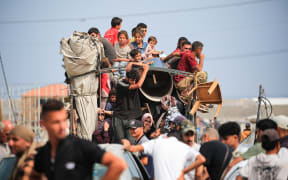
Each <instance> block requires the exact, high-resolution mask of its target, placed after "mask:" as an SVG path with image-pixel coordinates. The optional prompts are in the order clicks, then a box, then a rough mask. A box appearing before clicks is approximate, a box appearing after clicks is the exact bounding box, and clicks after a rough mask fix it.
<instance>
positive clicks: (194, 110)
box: [190, 101, 201, 116]
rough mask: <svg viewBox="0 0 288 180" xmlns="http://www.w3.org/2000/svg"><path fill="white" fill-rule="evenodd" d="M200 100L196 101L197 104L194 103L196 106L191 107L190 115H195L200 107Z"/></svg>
mask: <svg viewBox="0 0 288 180" xmlns="http://www.w3.org/2000/svg"><path fill="white" fill-rule="evenodd" d="M200 105H201V104H200V101H196V102H195V104H194V106H193V108H192V109H191V111H190V115H191V116H193V115H194V114H195V113H196V111H197V110H198V108H199V107H200Z"/></svg>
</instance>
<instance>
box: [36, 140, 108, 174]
mask: <svg viewBox="0 0 288 180" xmlns="http://www.w3.org/2000/svg"><path fill="white" fill-rule="evenodd" d="M104 153H105V151H104V150H102V149H101V148H100V147H99V146H98V145H97V144H95V143H91V142H89V141H87V140H83V139H80V138H78V137H75V136H67V137H66V138H65V139H63V140H62V141H61V142H59V145H58V147H57V150H56V155H55V159H54V160H52V159H51V144H50V142H47V144H46V145H45V146H43V147H41V148H39V150H38V153H37V155H36V157H35V165H34V170H35V171H36V172H38V173H43V174H44V175H45V176H46V177H47V178H48V179H49V180H51V179H55V180H58V179H59V180H60V179H61V180H63V179H69V180H73V179H75V180H76V179H77V180H79V179H81V180H82V179H83V180H86V179H92V170H93V165H94V163H101V161H102V157H103V155H104Z"/></svg>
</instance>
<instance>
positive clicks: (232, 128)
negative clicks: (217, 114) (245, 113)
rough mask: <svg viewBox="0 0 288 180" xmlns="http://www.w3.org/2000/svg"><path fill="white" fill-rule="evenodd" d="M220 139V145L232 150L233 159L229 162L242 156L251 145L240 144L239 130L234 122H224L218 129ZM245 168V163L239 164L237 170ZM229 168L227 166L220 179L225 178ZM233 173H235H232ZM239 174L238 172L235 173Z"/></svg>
mask: <svg viewBox="0 0 288 180" xmlns="http://www.w3.org/2000/svg"><path fill="white" fill-rule="evenodd" d="M218 132H219V135H220V139H221V141H222V143H224V144H227V145H229V146H230V147H232V149H233V154H232V155H233V157H232V158H231V160H230V161H233V160H234V159H236V158H238V157H239V156H241V155H242V154H244V153H245V152H246V151H247V150H248V149H249V148H250V147H251V145H248V144H240V133H241V128H240V126H239V124H238V123H236V122H232V121H231V122H226V123H224V124H222V125H221V126H220V127H219V129H218ZM243 166H245V162H243V163H242V164H239V166H238V168H242V167H243ZM229 170H230V167H229V165H228V166H227V169H226V170H225V171H224V173H223V175H222V177H224V176H226V174H227V173H228V172H229ZM234 173H235V172H234ZM237 173H239V171H237Z"/></svg>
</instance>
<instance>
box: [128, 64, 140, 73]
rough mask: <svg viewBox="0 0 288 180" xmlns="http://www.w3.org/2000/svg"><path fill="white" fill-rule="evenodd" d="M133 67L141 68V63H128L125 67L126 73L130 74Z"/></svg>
mask: <svg viewBox="0 0 288 180" xmlns="http://www.w3.org/2000/svg"><path fill="white" fill-rule="evenodd" d="M133 65H138V66H142V65H143V63H141V62H130V63H128V65H127V66H126V72H130V71H131V69H132V66H133Z"/></svg>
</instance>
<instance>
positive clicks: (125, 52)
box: [114, 42, 131, 59]
mask: <svg viewBox="0 0 288 180" xmlns="http://www.w3.org/2000/svg"><path fill="white" fill-rule="evenodd" d="M114 49H115V52H116V56H117V58H125V59H130V55H129V53H130V51H131V48H130V47H129V46H128V45H126V46H125V47H124V48H121V47H120V45H119V43H118V42H116V43H115V44H114Z"/></svg>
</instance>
